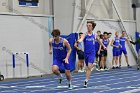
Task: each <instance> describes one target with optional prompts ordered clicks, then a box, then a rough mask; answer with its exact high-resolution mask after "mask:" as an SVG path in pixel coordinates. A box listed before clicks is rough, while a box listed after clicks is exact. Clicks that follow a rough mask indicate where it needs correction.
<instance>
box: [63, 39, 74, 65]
mask: <svg viewBox="0 0 140 93" xmlns="http://www.w3.org/2000/svg"><path fill="white" fill-rule="evenodd" d="M64 46H66V48H67V49H68V51H67V55H66V58H65V59H64V60H65V63H68V59H69V56H70V54H71V51H72V49H71V46H70V44H69V42H68V41H67V40H66V39H64Z"/></svg>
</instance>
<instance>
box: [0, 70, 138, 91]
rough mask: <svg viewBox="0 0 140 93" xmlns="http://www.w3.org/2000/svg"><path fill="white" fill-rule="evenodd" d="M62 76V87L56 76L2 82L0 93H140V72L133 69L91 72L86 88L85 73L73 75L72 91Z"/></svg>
mask: <svg viewBox="0 0 140 93" xmlns="http://www.w3.org/2000/svg"><path fill="white" fill-rule="evenodd" d="M63 76H64V78H63V81H62V85H58V78H57V77H56V76H48V77H38V78H29V79H22V80H21V79H20V80H12V81H11V80H10V81H2V82H0V93H140V70H139V71H137V70H136V68H134V67H133V68H121V69H115V70H109V71H100V72H97V71H93V72H92V75H91V77H90V80H89V81H88V87H87V88H84V87H83V84H84V80H85V73H74V74H72V77H73V81H72V84H73V87H74V88H73V89H72V90H69V89H67V80H66V78H65V75H64V74H63Z"/></svg>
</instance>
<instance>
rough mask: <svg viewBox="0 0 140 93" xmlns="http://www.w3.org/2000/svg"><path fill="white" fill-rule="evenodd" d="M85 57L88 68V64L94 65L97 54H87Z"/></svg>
mask: <svg viewBox="0 0 140 93" xmlns="http://www.w3.org/2000/svg"><path fill="white" fill-rule="evenodd" d="M84 56H85V63H86V66H88V63H91V64H93V63H94V59H95V52H93V53H85V54H84Z"/></svg>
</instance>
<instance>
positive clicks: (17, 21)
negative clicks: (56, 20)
mask: <svg viewBox="0 0 140 93" xmlns="http://www.w3.org/2000/svg"><path fill="white" fill-rule="evenodd" d="M25 17H26V16H17V15H16V16H11V15H0V20H1V21H0V28H1V30H0V56H1V59H0V66H1V67H0V71H1V73H2V74H3V75H4V76H5V77H6V78H10V77H13V76H12V75H13V71H12V55H10V54H9V53H8V52H6V51H5V50H2V47H5V48H6V50H8V51H12V52H28V53H29V61H30V71H29V72H30V76H34V75H40V74H44V73H42V72H41V71H38V69H34V68H33V65H35V66H36V67H38V68H40V69H41V70H43V71H45V72H47V73H51V69H50V68H51V60H50V55H49V54H48V50H49V49H48V39H49V33H48V32H47V31H48V29H47V28H48V17H45V16H44V17H28V18H25ZM42 26H43V27H42ZM44 27H46V29H44ZM45 30H46V31H45ZM19 56H20V55H19ZM21 57H23V58H24V59H25V57H24V56H23V55H21ZM18 63H22V64H23V65H24V67H22V77H25V76H26V74H27V73H26V67H25V63H23V62H22V61H21V60H20V61H17V64H18ZM31 63H32V64H33V65H31ZM6 64H9V65H11V66H8V67H7V68H8V71H6ZM16 68H18V69H17V70H16V71H17V72H16V73H19V71H20V68H19V67H18V66H17V67H16ZM7 73H8V75H7ZM19 74H20V73H19ZM19 74H18V75H16V77H18V76H20V75H19Z"/></svg>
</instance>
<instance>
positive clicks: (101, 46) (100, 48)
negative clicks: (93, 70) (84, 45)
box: [98, 39, 102, 55]
mask: <svg viewBox="0 0 140 93" xmlns="http://www.w3.org/2000/svg"><path fill="white" fill-rule="evenodd" d="M101 42H102V39H101ZM101 47H102V45H100V47H99V50H98V55H99V54H100V52H101Z"/></svg>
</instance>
